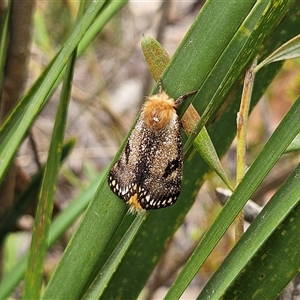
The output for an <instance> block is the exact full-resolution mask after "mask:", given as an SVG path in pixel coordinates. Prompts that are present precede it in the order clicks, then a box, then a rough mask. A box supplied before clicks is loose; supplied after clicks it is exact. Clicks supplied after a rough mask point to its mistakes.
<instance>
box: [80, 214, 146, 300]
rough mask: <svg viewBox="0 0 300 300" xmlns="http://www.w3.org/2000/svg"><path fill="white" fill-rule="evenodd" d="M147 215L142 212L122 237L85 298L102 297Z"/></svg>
mask: <svg viewBox="0 0 300 300" xmlns="http://www.w3.org/2000/svg"><path fill="white" fill-rule="evenodd" d="M147 215H148V213H144V212H142V213H140V214H139V215H138V216H137V217H136V218H135V219H134V221H133V222H132V224H131V225H130V226H129V228H128V229H127V231H126V233H125V234H124V236H123V238H122V239H121V241H120V242H119V244H118V245H117V247H116V248H115V249H114V251H113V253H112V254H111V256H110V257H109V258H108V260H107V261H106V263H105V264H104V266H103V268H102V269H101V270H100V272H99V273H98V275H97V276H96V278H95V280H94V281H93V283H92V284H91V286H90V287H89V289H88V290H87V292H86V294H85V295H84V297H83V299H86V300H87V299H91V300H92V299H100V297H101V296H102V294H103V292H104V290H105V288H106V287H107V285H108V283H109V281H110V279H111V277H112V275H113V274H114V272H115V271H116V269H117V268H118V266H119V264H120V262H121V260H122V258H123V256H124V255H125V254H126V252H127V251H128V248H129V246H130V244H131V243H132V241H133V239H134V237H135V236H136V234H137V232H138V230H139V228H140V226H141V225H142V224H143V222H144V221H145V219H146V218H147Z"/></svg>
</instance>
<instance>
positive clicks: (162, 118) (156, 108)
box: [142, 91, 177, 130]
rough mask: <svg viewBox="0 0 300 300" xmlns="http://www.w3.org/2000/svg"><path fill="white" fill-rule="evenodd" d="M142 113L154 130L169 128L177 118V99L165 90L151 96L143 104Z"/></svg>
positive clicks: (147, 124) (147, 123)
mask: <svg viewBox="0 0 300 300" xmlns="http://www.w3.org/2000/svg"><path fill="white" fill-rule="evenodd" d="M142 114H143V118H144V121H145V123H146V126H148V127H149V128H151V129H153V130H158V129H162V128H167V127H169V126H170V125H171V124H172V122H174V121H175V120H176V119H177V112H176V104H175V101H174V100H173V99H172V98H170V97H169V96H168V95H167V94H166V93H165V92H164V91H162V92H161V93H160V94H157V95H153V96H149V97H148V98H147V100H146V102H145V104H144V106H143V109H142Z"/></svg>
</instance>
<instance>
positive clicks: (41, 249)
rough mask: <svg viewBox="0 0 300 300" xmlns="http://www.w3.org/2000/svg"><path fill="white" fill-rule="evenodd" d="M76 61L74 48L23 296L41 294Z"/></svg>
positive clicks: (46, 170)
mask: <svg viewBox="0 0 300 300" xmlns="http://www.w3.org/2000/svg"><path fill="white" fill-rule="evenodd" d="M75 62H76V50H75V51H74V53H73V55H72V56H71V59H70V61H69V63H68V66H67V70H66V77H65V80H64V83H63V86H62V91H61V97H60V101H59V105H58V109H57V114H56V119H55V124H54V129H53V134H52V139H51V143H50V149H49V154H48V159H47V163H46V166H45V172H44V176H43V181H42V185H41V190H40V193H39V198H38V206H37V210H36V216H35V223H34V227H33V234H32V239H31V246H30V251H29V259H28V265H27V269H26V274H25V281H24V295H23V297H24V298H25V299H37V298H40V293H41V287H42V282H43V265H44V259H45V256H46V251H47V248H48V234H49V230H50V224H51V218H52V210H53V202H54V196H55V191H56V181H57V177H58V172H59V167H60V160H61V152H62V144H63V139H64V134H65V129H66V123H67V116H68V106H69V102H70V96H71V87H72V78H73V73H74V67H75Z"/></svg>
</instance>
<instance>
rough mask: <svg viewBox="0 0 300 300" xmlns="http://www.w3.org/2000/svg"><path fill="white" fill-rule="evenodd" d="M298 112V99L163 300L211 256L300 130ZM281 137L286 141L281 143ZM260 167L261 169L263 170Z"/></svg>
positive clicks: (176, 292)
mask: <svg viewBox="0 0 300 300" xmlns="http://www.w3.org/2000/svg"><path fill="white" fill-rule="evenodd" d="M299 113H300V97H299V98H298V99H297V100H296V102H295V103H294V105H293V106H292V107H291V109H290V110H289V112H288V113H287V114H286V116H285V117H284V119H283V120H282V122H281V123H280V125H279V126H278V127H277V129H276V130H275V132H274V133H273V134H272V136H271V138H270V139H269V140H268V142H267V144H266V145H265V147H264V148H263V150H262V151H261V152H260V154H259V155H258V157H257V158H256V159H255V161H254V162H253V164H252V165H251V166H250V168H249V169H248V171H247V173H246V174H245V177H244V178H243V179H242V181H241V182H240V184H239V185H238V186H237V188H236V190H235V191H234V192H233V194H232V196H231V197H230V198H229V200H228V201H227V203H226V204H225V206H224V207H223V209H222V211H221V212H220V214H219V215H218V217H217V218H216V220H215V221H214V223H213V224H212V226H211V227H210V228H209V229H208V231H207V232H206V234H205V236H204V237H203V239H202V240H201V242H200V243H199V245H198V246H197V248H196V250H195V251H194V253H193V254H192V256H191V257H190V259H189V260H188V262H187V264H186V265H185V267H184V268H183V270H182V271H181V273H180V274H179V276H178V277H177V279H176V281H175V282H174V284H173V285H172V287H171V289H170V290H169V292H168V294H167V295H166V297H165V299H175V298H176V299H177V298H179V297H180V295H181V294H182V293H183V292H184V290H185V288H186V287H187V286H188V284H189V283H190V282H191V280H192V279H193V277H194V276H195V275H196V273H197V272H198V270H199V269H200V267H201V266H202V264H203V263H204V261H205V259H206V258H207V257H208V255H209V254H210V253H211V251H212V250H213V248H214V247H215V245H216V244H217V242H218V241H219V240H220V238H221V237H222V236H223V234H224V233H225V231H226V230H227V228H228V227H229V226H230V224H231V223H232V222H233V220H234V218H235V217H236V215H237V214H238V213H239V211H240V210H241V209H242V208H243V206H244V205H245V204H246V202H247V201H248V199H250V197H251V195H252V193H253V192H254V191H255V189H256V188H257V187H258V185H259V184H260V183H261V182H262V180H263V179H264V178H265V176H266V175H267V174H268V172H269V171H270V170H271V168H272V167H273V166H274V164H275V163H276V162H277V160H278V159H279V158H280V156H281V155H282V154H283V153H284V151H285V149H286V148H287V146H288V145H289V144H290V143H291V141H292V140H293V139H294V137H295V136H296V135H297V133H298V132H299V130H300V123H299V122H298V120H297V115H298V114H299ZM282 136H284V137H285V139H284V140H283V141H281V143H278V141H279V140H281V137H282ZM262 166H263V168H262Z"/></svg>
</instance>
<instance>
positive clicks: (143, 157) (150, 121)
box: [108, 80, 197, 213]
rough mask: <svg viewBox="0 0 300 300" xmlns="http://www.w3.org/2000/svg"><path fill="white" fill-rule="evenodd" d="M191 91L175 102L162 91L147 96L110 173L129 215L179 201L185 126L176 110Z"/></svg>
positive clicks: (109, 181)
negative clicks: (183, 128)
mask: <svg viewBox="0 0 300 300" xmlns="http://www.w3.org/2000/svg"><path fill="white" fill-rule="evenodd" d="M196 92H197V91H192V92H189V93H187V94H184V95H182V96H180V97H179V98H178V99H177V100H176V101H174V99H172V98H171V97H170V96H169V95H168V94H167V93H166V92H165V91H163V88H162V82H161V80H160V81H159V91H158V94H156V95H153V96H149V97H147V99H146V101H145V103H144V105H143V106H142V109H141V113H140V116H139V118H138V121H137V123H136V125H135V127H134V129H133V130H132V132H131V135H130V137H129V139H128V141H127V144H126V146H125V148H124V150H123V152H122V154H121V156H120V158H119V160H118V161H117V162H116V163H115V165H114V166H113V167H112V168H111V170H110V172H109V174H108V184H109V186H110V188H111V190H112V191H113V192H114V193H115V194H116V195H118V196H119V197H120V198H121V199H122V200H123V201H124V202H125V203H126V204H127V205H129V212H132V213H135V212H137V213H139V212H141V211H143V210H150V209H159V208H164V207H167V206H170V205H172V204H174V203H175V202H176V200H177V199H178V197H179V194H180V191H181V182H182V170H183V149H182V132H181V130H182V125H181V122H180V119H179V116H178V114H177V108H178V107H179V106H180V105H181V104H182V102H183V101H184V100H185V99H186V98H187V97H188V96H191V95H193V94H195V93H196Z"/></svg>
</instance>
